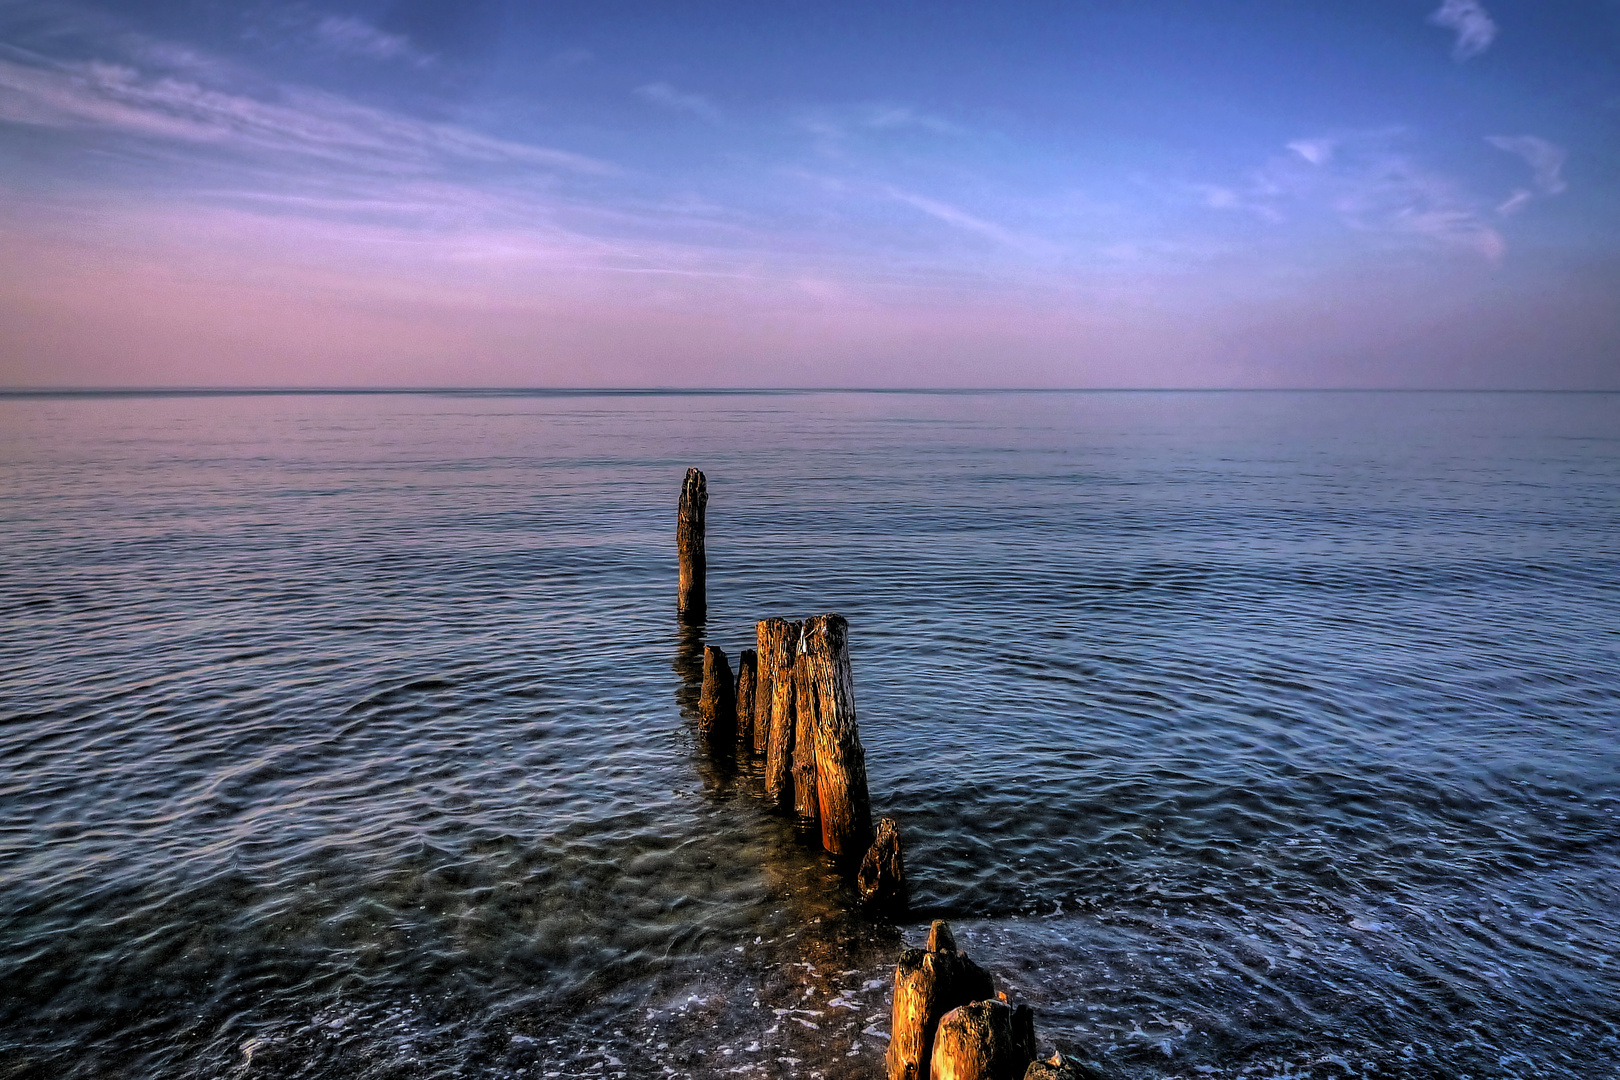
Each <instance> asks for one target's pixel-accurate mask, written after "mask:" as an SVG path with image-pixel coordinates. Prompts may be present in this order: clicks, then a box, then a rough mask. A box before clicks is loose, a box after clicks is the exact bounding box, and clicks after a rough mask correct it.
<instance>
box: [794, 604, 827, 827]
mask: <svg viewBox="0 0 1620 1080" xmlns="http://www.w3.org/2000/svg"><path fill="white" fill-rule="evenodd" d="M800 635H801V639H802V636H803V629H802V627H801V629H800ZM794 645H795V648H796V651H797V652H798V655H797V656H795V657H794V658H793V812H794V813H795V814H797V815H798V816H799V820H800V821H801V822H806V823H808V824H810V825H814V824H815V823H816V819H817V818H819V817H820V816H821V806H820V804H819V802H818V801H817V797H816V721H817V717H818V716H819V714H820V707H819V706H818V705H817V703H816V681H815V679H813V678H812V677H811V675H810V658H809V657H808V656H806V655H805V654H804V650H803V648H802V647H801V642H795V643H794Z"/></svg>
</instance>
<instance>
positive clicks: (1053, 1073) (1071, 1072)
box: [1024, 1053, 1104, 1080]
mask: <svg viewBox="0 0 1620 1080" xmlns="http://www.w3.org/2000/svg"><path fill="white" fill-rule="evenodd" d="M1024 1080H1104V1074H1103V1073H1102V1071H1101V1070H1099V1069H1098V1068H1096V1067H1095V1066H1093V1065H1090V1064H1087V1063H1086V1062H1084V1061H1078V1060H1076V1059H1074V1058H1066V1057H1064V1056H1063V1055H1062V1054H1058V1053H1054V1054H1053V1055H1052V1056H1051V1057H1049V1058H1047V1059H1046V1060H1045V1061H1036V1062H1033V1063H1031V1065H1030V1066H1029V1068H1027V1069H1025V1070H1024Z"/></svg>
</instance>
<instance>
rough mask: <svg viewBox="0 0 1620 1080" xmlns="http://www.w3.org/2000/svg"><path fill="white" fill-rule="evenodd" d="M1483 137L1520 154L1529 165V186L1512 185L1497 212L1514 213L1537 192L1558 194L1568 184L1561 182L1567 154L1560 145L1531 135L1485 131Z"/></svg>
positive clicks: (1506, 149) (1537, 193)
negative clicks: (1513, 187)
mask: <svg viewBox="0 0 1620 1080" xmlns="http://www.w3.org/2000/svg"><path fill="white" fill-rule="evenodd" d="M1485 141H1486V142H1488V143H1490V144H1491V145H1492V146H1494V147H1496V148H1497V149H1498V150H1505V151H1507V152H1508V153H1510V154H1516V155H1518V156H1519V157H1521V158H1523V159H1524V161H1525V164H1527V165H1529V166H1530V187H1529V188H1522V187H1521V188H1515V189H1514V190H1513V193H1512V194H1511V195H1509V196H1508V197H1507V198H1506V199H1504V200H1503V201H1502V203H1501V204H1500V205H1499V206H1497V208H1496V212H1497V213H1498V214H1500V215H1502V216H1503V217H1508V216H1510V215H1513V214H1517V213H1518V212H1519V211H1520V210H1523V209H1524V208H1525V207H1526V206H1528V205H1529V204H1530V203H1531V202H1532V201H1533V200H1534V199H1535V198H1536V196H1537V195H1542V196H1546V195H1557V194H1558V193H1559V192H1561V191H1563V190H1564V189H1565V188H1566V187H1568V186H1569V185H1568V184H1566V183H1564V161H1565V159H1566V158H1567V157H1568V156H1569V155H1568V154H1567V153H1566V152H1565V150H1564V148H1563V147H1562V146H1559V145H1557V144H1556V143H1550V142H1548V141H1547V140H1546V139H1541V138H1537V137H1536V136H1534V135H1487V136H1486V137H1485Z"/></svg>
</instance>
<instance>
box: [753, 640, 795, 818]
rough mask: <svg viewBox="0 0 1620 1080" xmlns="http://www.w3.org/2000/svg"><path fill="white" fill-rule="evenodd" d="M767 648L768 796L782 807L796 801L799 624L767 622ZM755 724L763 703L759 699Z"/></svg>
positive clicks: (764, 660) (763, 659) (763, 660)
mask: <svg viewBox="0 0 1620 1080" xmlns="http://www.w3.org/2000/svg"><path fill="white" fill-rule="evenodd" d="M766 623H767V637H768V639H769V640H768V641H767V642H766V647H767V650H768V652H766V651H762V652H761V653H760V663H761V665H762V666H763V667H765V668H767V669H768V670H769V671H770V675H771V698H770V716H771V722H770V730H769V732H768V733H767V735H766V740H765V796H766V798H768V799H770V800H771V801H772V802H774V803H776V804H777V805H778V806H781V805H785V804H787V803H790V802H791V801H792V799H793V777H792V773H791V768H792V763H793V734H794V716H793V712H794V708H793V707H794V704H795V699H794V693H793V647H794V643H795V642H797V641H798V640H799V624H798V623H795V622H788V621H787V620H785V619H767V620H766ZM754 709H755V714H754V715H755V723H756V724H757V723H758V715H759V712H758V710H759V702H758V698H757V696H756V698H755V703H754Z"/></svg>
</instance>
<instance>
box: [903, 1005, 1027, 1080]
mask: <svg viewBox="0 0 1620 1080" xmlns="http://www.w3.org/2000/svg"><path fill="white" fill-rule="evenodd" d="M1034 1058H1035V1017H1034V1014H1033V1013H1032V1012H1030V1010H1029V1007H1028V1006H1027V1005H1020V1006H1019V1007H1018V1008H1017V1009H1014V1008H1013V1007H1012V1006H1010V1005H1008V1004H1007V1003H1006V1002H1005V1001H998V1000H996V999H994V998H990V999H987V1000H980V1001H974V1002H970V1003H969V1004H966V1005H960V1006H958V1007H956V1008H954V1009H952V1010H951V1011H950V1012H947V1013H946V1014H945V1015H944V1016H943V1017H941V1018H940V1021H939V1029H938V1031H936V1032H935V1034H934V1045H933V1049H932V1052H931V1056H930V1058H929V1066H928V1075H929V1077H930V1078H931V1080H1022V1078H1023V1076H1024V1071H1025V1070H1026V1069H1027V1068H1028V1067H1029V1064H1030V1062H1031V1061H1033V1060H1034Z"/></svg>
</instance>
